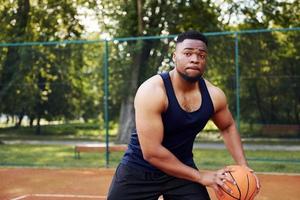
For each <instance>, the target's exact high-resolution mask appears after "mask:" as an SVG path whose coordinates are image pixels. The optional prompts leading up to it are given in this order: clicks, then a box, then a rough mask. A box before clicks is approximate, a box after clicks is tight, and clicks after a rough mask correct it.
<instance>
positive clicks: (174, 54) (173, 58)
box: [172, 52, 176, 63]
mask: <svg viewBox="0 0 300 200" xmlns="http://www.w3.org/2000/svg"><path fill="white" fill-rule="evenodd" d="M172 60H173V62H174V63H175V60H176V53H175V52H174V53H173V56H172Z"/></svg>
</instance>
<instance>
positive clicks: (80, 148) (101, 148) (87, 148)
mask: <svg viewBox="0 0 300 200" xmlns="http://www.w3.org/2000/svg"><path fill="white" fill-rule="evenodd" d="M126 150H127V145H122V144H118V145H116V144H113V145H109V148H108V152H118V151H126ZM80 152H99V153H101V152H106V146H105V145H103V144H101V145H99V144H96V145H95V144H86V145H85V144H84V145H76V146H75V149H74V153H75V158H76V159H80Z"/></svg>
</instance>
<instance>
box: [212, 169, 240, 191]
mask: <svg viewBox="0 0 300 200" xmlns="http://www.w3.org/2000/svg"><path fill="white" fill-rule="evenodd" d="M231 171H232V170H231V169H229V168H224V169H220V170H218V171H217V173H216V184H217V185H218V187H219V189H220V188H223V190H225V191H227V192H228V193H231V194H232V190H231V189H230V188H229V187H228V186H227V185H226V182H230V183H232V184H236V183H235V181H234V180H233V178H232V177H231V175H230V173H229V172H231Z"/></svg>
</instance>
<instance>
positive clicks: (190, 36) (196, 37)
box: [176, 30, 208, 46]
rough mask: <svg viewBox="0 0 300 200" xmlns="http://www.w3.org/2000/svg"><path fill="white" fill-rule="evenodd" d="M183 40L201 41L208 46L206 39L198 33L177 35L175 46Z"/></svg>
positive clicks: (189, 32)
mask: <svg viewBox="0 0 300 200" xmlns="http://www.w3.org/2000/svg"><path fill="white" fill-rule="evenodd" d="M185 39H192V40H201V41H202V42H204V43H205V44H206V46H208V40H207V38H206V37H205V36H204V35H203V34H202V33H200V32H198V31H194V30H190V31H186V32H183V33H181V34H179V35H178V36H177V38H176V44H178V43H181V42H183V41H184V40H185Z"/></svg>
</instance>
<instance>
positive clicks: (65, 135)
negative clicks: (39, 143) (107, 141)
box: [0, 123, 104, 140]
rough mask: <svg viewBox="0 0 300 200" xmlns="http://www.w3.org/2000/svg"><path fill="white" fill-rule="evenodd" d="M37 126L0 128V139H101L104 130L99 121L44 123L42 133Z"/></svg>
mask: <svg viewBox="0 0 300 200" xmlns="http://www.w3.org/2000/svg"><path fill="white" fill-rule="evenodd" d="M35 130H36V128H35V127H28V126H26V127H24V126H22V127H18V128H16V127H5V128H0V140H1V139H5V140H14V139H18V140H20V139H21V140H22V139H26V140H62V139H63V140H83V139H85V140H100V139H102V138H103V133H104V131H103V130H101V127H100V125H99V124H97V123H67V124H59V125H42V126H41V134H40V135H36V134H35Z"/></svg>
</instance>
